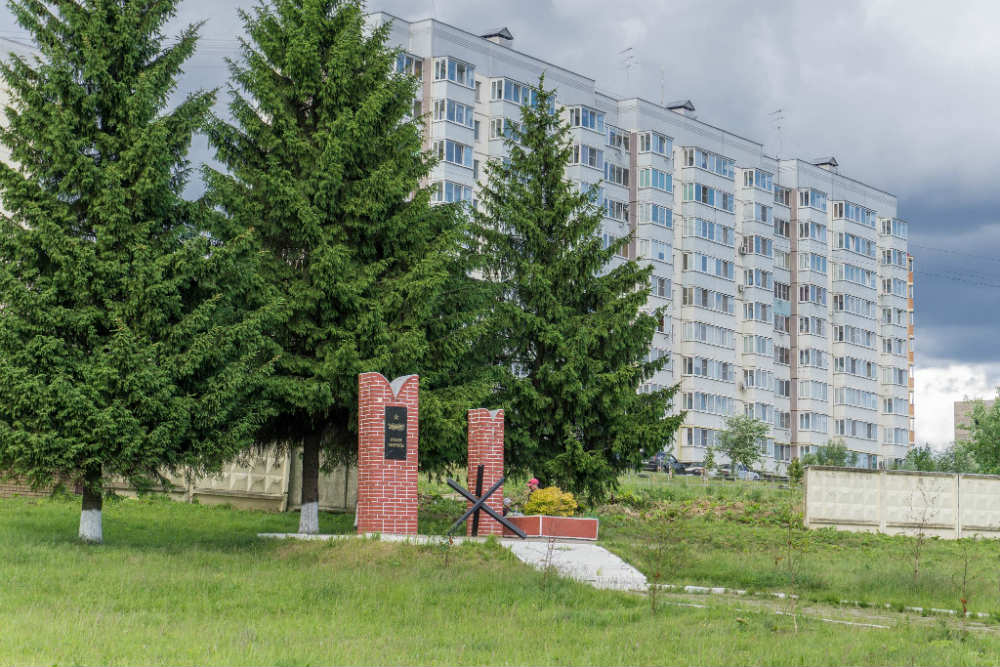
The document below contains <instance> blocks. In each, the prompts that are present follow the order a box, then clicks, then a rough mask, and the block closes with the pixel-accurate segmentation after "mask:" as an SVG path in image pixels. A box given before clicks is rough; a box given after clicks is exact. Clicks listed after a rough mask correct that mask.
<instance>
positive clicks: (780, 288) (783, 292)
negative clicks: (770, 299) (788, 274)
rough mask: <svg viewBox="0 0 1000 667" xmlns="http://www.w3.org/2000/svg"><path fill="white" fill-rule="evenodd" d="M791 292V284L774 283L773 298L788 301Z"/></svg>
mask: <svg viewBox="0 0 1000 667" xmlns="http://www.w3.org/2000/svg"><path fill="white" fill-rule="evenodd" d="M790 292H791V285H789V284H787V283H774V298H775V299H779V300H781V301H788V300H789V294H790Z"/></svg>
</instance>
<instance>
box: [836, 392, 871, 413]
mask: <svg viewBox="0 0 1000 667" xmlns="http://www.w3.org/2000/svg"><path fill="white" fill-rule="evenodd" d="M834 402H835V403H836V404H837V405H850V406H852V407H855V408H864V409H865V410H877V409H878V394H876V393H875V392H873V391H864V390H862V389H855V388H854V387H840V388H839V389H837V392H836V397H835V401H834Z"/></svg>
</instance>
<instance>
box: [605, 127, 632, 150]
mask: <svg viewBox="0 0 1000 667" xmlns="http://www.w3.org/2000/svg"><path fill="white" fill-rule="evenodd" d="M607 128H608V146H611V147H612V148H617V149H619V150H623V151H628V132H626V131H625V130H623V129H621V128H620V127H615V126H614V125H608V126H607Z"/></svg>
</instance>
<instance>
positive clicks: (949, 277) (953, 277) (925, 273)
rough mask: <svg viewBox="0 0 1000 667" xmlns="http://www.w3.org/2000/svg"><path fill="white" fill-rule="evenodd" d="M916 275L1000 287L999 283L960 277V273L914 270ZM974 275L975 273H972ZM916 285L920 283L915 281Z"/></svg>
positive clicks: (980, 285)
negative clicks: (950, 273)
mask: <svg viewBox="0 0 1000 667" xmlns="http://www.w3.org/2000/svg"><path fill="white" fill-rule="evenodd" d="M915 273H916V274H917V276H931V277H933V278H943V279H944V280H952V281H955V282H959V283H967V284H969V285H978V286H979V287H996V288H998V289H1000V283H987V282H983V281H981V280H971V279H969V278H962V277H960V276H961V275H962V274H953V275H949V274H946V273H937V272H934V271H919V270H918V271H915ZM973 275H975V274H973ZM917 284H918V285H919V284H920V283H917Z"/></svg>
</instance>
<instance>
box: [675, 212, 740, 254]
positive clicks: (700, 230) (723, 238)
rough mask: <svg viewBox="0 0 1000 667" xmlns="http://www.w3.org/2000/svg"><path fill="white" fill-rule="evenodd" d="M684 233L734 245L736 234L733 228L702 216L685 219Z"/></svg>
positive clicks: (730, 245)
mask: <svg viewBox="0 0 1000 667" xmlns="http://www.w3.org/2000/svg"><path fill="white" fill-rule="evenodd" d="M684 235H685V236H697V237H699V238H703V239H705V240H706V241H713V242H715V243H721V244H722V245H726V246H729V247H730V248H731V247H733V243H734V239H735V234H734V233H733V228H732V227H728V226H726V225H721V224H719V223H717V222H709V221H708V220H702V219H701V218H687V219H685V220H684Z"/></svg>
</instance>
